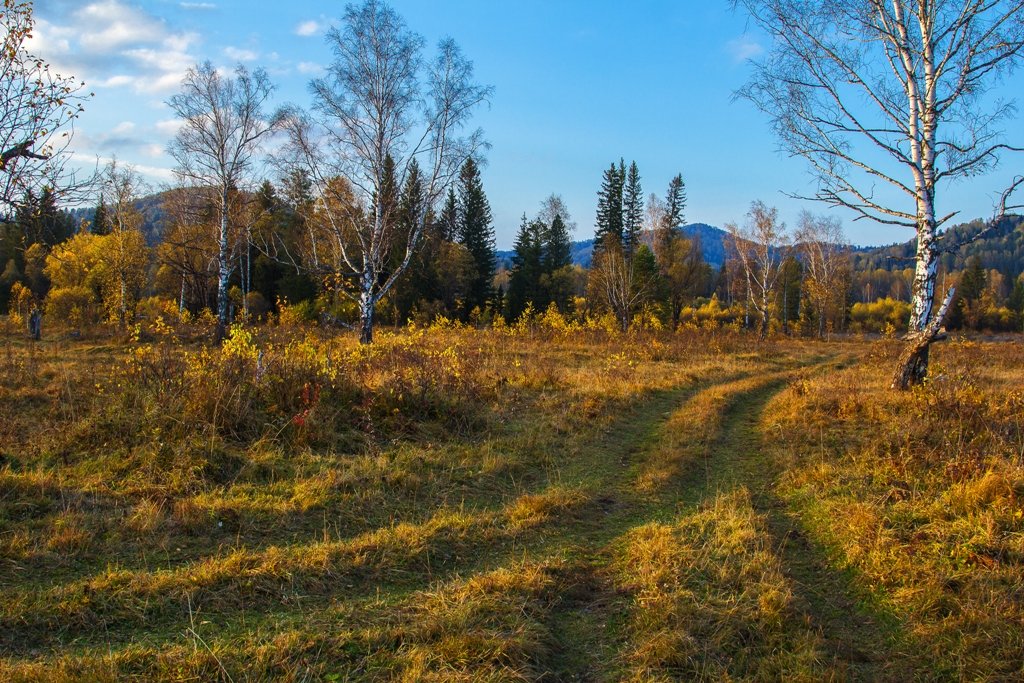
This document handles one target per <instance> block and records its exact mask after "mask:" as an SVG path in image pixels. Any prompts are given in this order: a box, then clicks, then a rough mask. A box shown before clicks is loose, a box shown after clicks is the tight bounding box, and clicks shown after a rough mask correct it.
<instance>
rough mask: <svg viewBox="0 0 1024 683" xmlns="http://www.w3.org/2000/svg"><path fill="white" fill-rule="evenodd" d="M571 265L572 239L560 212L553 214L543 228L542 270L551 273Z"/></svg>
mask: <svg viewBox="0 0 1024 683" xmlns="http://www.w3.org/2000/svg"><path fill="white" fill-rule="evenodd" d="M569 265H572V240H571V239H570V238H569V230H568V228H566V226H565V221H563V220H562V215H561V214H555V219H554V220H553V221H551V225H548V226H545V229H544V272H546V273H553V272H555V271H556V270H559V269H560V268H564V267H565V266H569Z"/></svg>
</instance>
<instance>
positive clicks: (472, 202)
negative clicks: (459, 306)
mask: <svg viewBox="0 0 1024 683" xmlns="http://www.w3.org/2000/svg"><path fill="white" fill-rule="evenodd" d="M459 209H460V212H459V214H460V215H459V219H460V220H459V242H460V243H461V244H462V245H463V246H464V247H466V250H467V251H469V253H470V255H471V256H472V257H473V264H474V274H473V278H472V279H471V282H470V287H469V291H468V292H467V293H466V299H465V306H464V311H463V315H464V317H465V318H467V319H468V317H469V315H470V314H471V313H472V312H473V310H474V309H477V308H478V309H480V310H481V311H483V310H484V309H485V308H486V307H487V306H488V304H490V303H491V301H492V299H493V295H494V287H493V282H494V273H495V271H496V270H497V264H496V262H495V261H496V258H497V253H496V250H495V247H494V227H493V226H492V225H491V207H490V204H488V202H487V196H486V195H485V194H484V187H483V182H482V181H481V180H480V169H479V168H478V167H477V165H476V162H475V161H473V159H472V158H470V159H467V160H466V163H465V164H463V166H462V171H461V172H460V173H459Z"/></svg>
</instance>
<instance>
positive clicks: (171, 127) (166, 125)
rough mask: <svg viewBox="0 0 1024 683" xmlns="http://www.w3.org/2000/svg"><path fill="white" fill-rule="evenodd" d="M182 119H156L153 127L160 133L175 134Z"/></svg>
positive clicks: (179, 127)
mask: <svg viewBox="0 0 1024 683" xmlns="http://www.w3.org/2000/svg"><path fill="white" fill-rule="evenodd" d="M181 125H182V121H181V119H165V120H163V121H157V122H156V123H155V124H154V125H153V127H154V128H156V130H157V132H158V133H160V134H162V135H167V136H171V135H175V134H177V132H178V131H179V130H181Z"/></svg>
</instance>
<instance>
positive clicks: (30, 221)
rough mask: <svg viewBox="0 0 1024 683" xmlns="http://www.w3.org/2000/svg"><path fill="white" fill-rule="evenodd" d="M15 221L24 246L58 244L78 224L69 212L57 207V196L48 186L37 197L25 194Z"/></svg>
mask: <svg viewBox="0 0 1024 683" xmlns="http://www.w3.org/2000/svg"><path fill="white" fill-rule="evenodd" d="M15 221H16V222H17V223H18V224H19V225H20V226H21V229H22V231H23V234H24V240H25V242H24V246H25V248H28V247H30V246H32V245H33V244H41V245H44V246H46V247H52V246H54V245H55V244H60V243H61V242H64V241H66V240H68V239H69V238H70V237H71V236H72V235H74V234H75V230H76V228H77V226H78V222H77V221H75V220H74V218H73V217H72V216H71V214H69V213H68V212H67V211H62V210H60V209H58V208H57V197H56V195H55V194H54V192H53V189H52V188H49V187H45V188H43V191H42V193H41V194H40V195H39V196H38V197H35V196H33V195H31V194H26V195H25V200H24V203H23V204H22V206H20V207H18V210H17V212H16V213H15Z"/></svg>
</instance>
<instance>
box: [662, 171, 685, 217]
mask: <svg viewBox="0 0 1024 683" xmlns="http://www.w3.org/2000/svg"><path fill="white" fill-rule="evenodd" d="M685 210H686V183H684V182H683V174H682V173H679V174H677V175H676V177H675V178H673V179H672V180H670V181H669V184H668V192H667V193H666V195H665V223H666V224H667V227H668V228H669V229H673V230H674V229H675V228H678V227H679V226H681V225H682V224H683V221H684V220H685V219H684V218H683V212H684V211H685Z"/></svg>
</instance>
